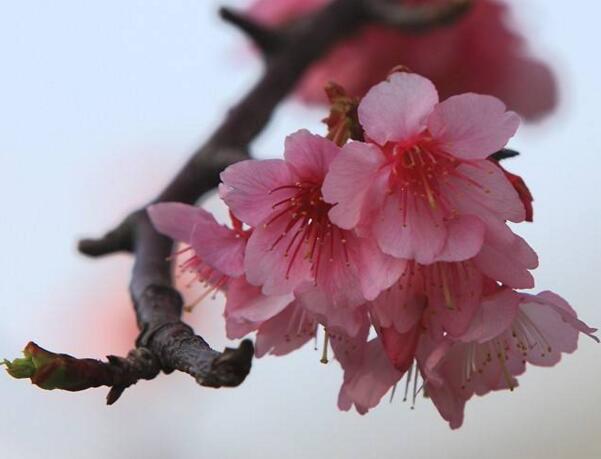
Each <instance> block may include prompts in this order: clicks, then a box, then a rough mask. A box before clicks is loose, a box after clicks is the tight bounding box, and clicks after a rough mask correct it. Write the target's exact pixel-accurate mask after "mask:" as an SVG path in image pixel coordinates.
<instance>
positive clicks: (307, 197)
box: [264, 181, 349, 283]
mask: <svg viewBox="0 0 601 459" xmlns="http://www.w3.org/2000/svg"><path fill="white" fill-rule="evenodd" d="M284 190H285V191H288V192H289V196H288V197H286V198H285V199H282V200H281V201H278V202H276V203H275V204H274V205H273V206H272V207H273V210H274V213H273V215H272V216H271V218H270V219H269V220H268V221H267V223H265V225H264V226H265V227H268V226H269V225H271V224H273V223H274V222H276V221H281V220H282V219H286V220H287V224H286V226H285V227H284V231H283V232H282V233H281V234H280V235H279V236H278V237H277V238H276V239H275V241H274V242H273V244H272V246H271V249H270V250H274V249H275V248H276V247H278V246H279V245H280V244H282V243H285V244H286V248H285V250H284V257H285V258H287V259H288V268H287V270H286V278H289V276H290V271H291V270H292V267H293V266H294V264H295V263H296V262H298V261H299V260H307V261H308V262H309V263H310V264H311V275H312V277H313V279H314V280H315V283H317V277H318V273H319V267H320V263H321V261H322V258H323V257H324V256H328V258H329V261H330V262H332V261H334V260H335V259H336V258H338V257H341V256H342V257H343V259H344V260H345V262H346V263H347V264H348V263H349V255H348V249H347V247H346V243H347V237H346V231H345V230H342V229H341V228H339V227H337V226H336V225H333V224H332V223H331V222H330V218H329V217H328V211H329V210H330V209H331V208H332V204H328V203H327V202H325V201H324V200H323V197H322V195H321V184H317V183H314V182H311V181H299V182H297V183H295V184H294V185H284V186H281V187H278V188H274V189H273V190H271V191H270V194H271V193H275V192H278V191H284ZM284 240H286V241H285V242H283V241H284ZM301 252H302V253H301Z"/></svg>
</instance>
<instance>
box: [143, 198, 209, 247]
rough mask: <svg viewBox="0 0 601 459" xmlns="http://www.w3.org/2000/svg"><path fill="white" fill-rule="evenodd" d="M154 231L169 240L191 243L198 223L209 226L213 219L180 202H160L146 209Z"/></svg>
mask: <svg viewBox="0 0 601 459" xmlns="http://www.w3.org/2000/svg"><path fill="white" fill-rule="evenodd" d="M147 212H148V216H149V217H150V220H151V221H152V224H153V225H154V227H155V228H156V230H157V231H158V232H159V233H161V234H164V235H165V236H169V237H170V238H171V239H173V240H176V241H180V242H185V243H187V244H191V243H192V232H193V231H194V228H195V227H196V225H198V224H199V223H203V224H211V222H214V221H215V219H214V218H213V216H212V215H211V214H210V213H209V212H207V211H206V210H204V209H201V208H200V207H196V206H191V205H189V204H183V203H180V202H161V203H159V204H153V205H151V206H149V207H148V208H147Z"/></svg>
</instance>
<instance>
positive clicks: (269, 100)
mask: <svg viewBox="0 0 601 459" xmlns="http://www.w3.org/2000/svg"><path fill="white" fill-rule="evenodd" d="M460 3H462V4H465V3H466V2H460ZM461 11H464V9H461ZM220 13H221V16H222V17H223V18H224V19H225V20H226V21H228V22H229V23H231V24H233V25H235V26H237V27H238V28H240V29H241V30H242V31H243V32H244V33H245V34H246V35H248V36H249V37H250V38H251V39H252V40H253V41H254V42H255V43H256V44H257V45H258V47H259V49H260V50H261V51H262V52H263V54H264V56H265V70H264V72H263V75H262V77H261V78H260V80H259V81H258V83H257V84H256V85H255V86H254V87H253V88H252V89H251V90H250V92H249V93H248V94H247V95H246V96H245V97H244V98H243V99H242V100H241V101H240V102H239V103H238V104H237V105H236V106H235V107H234V108H232V109H231V110H230V111H229V113H228V115H227V117H226V118H225V120H224V121H223V123H222V124H221V125H220V126H219V127H218V129H217V130H216V131H215V132H214V134H213V135H212V136H211V137H210V138H209V140H208V141H207V142H206V143H205V144H204V145H203V146H202V147H201V148H199V149H198V150H197V151H196V152H195V153H194V154H193V156H192V157H191V158H190V160H189V161H188V162H187V163H186V164H185V165H184V167H183V168H182V169H181V170H180V171H179V173H178V174H177V175H176V177H175V178H174V179H173V180H172V181H171V183H170V184H169V185H168V186H167V187H166V188H165V189H164V190H163V191H162V192H161V193H160V194H159V195H158V196H157V197H156V198H155V199H154V200H153V201H152V203H157V202H166V201H177V202H184V203H194V202H196V201H197V200H198V199H199V198H200V197H201V196H202V195H203V194H205V193H206V192H208V191H210V190H212V189H213V188H214V187H216V186H217V184H218V182H219V173H220V172H221V171H222V170H223V169H224V168H225V167H227V166H228V165H230V164H233V163H234V162H236V161H239V160H241V159H245V158H248V157H249V154H248V149H249V145H250V143H251V142H252V141H253V139H254V138H255V137H256V136H257V135H258V134H259V133H260V132H261V131H262V130H263V128H264V127H265V126H266V125H267V123H268V122H269V119H270V118H271V115H272V113H273V111H274V109H275V108H276V107H277V105H278V104H279V103H280V102H281V101H282V100H283V99H284V98H285V97H286V96H287V95H288V94H289V93H290V92H291V91H292V90H293V88H294V86H295V84H296V83H297V82H298V80H299V79H300V77H301V76H302V75H303V73H304V72H305V70H306V69H307V68H308V67H309V66H310V65H311V64H312V63H313V62H315V61H316V60H317V59H319V58H320V57H321V56H322V55H323V54H324V53H325V52H326V51H327V50H328V49H329V48H330V47H331V46H332V45H334V44H335V43H337V42H338V41H339V40H341V39H343V38H344V37H346V36H348V35H350V34H351V33H353V32H354V31H356V30H358V28H359V27H360V26H362V25H364V24H366V23H369V22H381V23H386V24H394V25H395V26H397V27H400V28H403V29H407V30H419V29H423V28H425V27H427V26H435V25H439V24H442V23H446V22H447V21H449V20H451V19H454V18H456V17H457V16H458V14H459V8H458V7H457V6H454V7H453V8H452V9H449V10H444V11H438V12H432V11H430V10H428V9H423V8H418V9H414V8H408V7H398V8H394V9H392V8H391V7H390V5H388V6H387V4H385V3H382V1H381V0H333V1H332V2H331V3H329V4H328V5H326V6H325V7H324V8H322V9H321V10H319V11H317V12H316V13H314V14H312V15H310V16H308V17H306V18H303V19H302V20H300V21H297V22H295V23H294V24H292V25H291V26H290V27H283V28H281V29H277V30H276V29H273V30H272V29H268V28H266V27H265V26H262V25H259V24H257V23H256V22H254V21H252V20H250V19H248V18H246V17H244V16H243V15H241V14H238V13H235V12H233V11H231V10H229V9H222V10H221V11H220ZM79 250H80V252H81V253H83V254H85V255H89V256H92V257H97V256H102V255H107V254H111V253H114V252H119V251H128V252H133V254H134V260H135V261H134V267H133V273H132V279H131V284H130V293H131V297H132V300H133V303H134V305H135V310H136V317H137V322H138V326H139V328H140V330H141V334H140V336H139V338H138V340H137V342H136V346H137V350H135V351H132V353H134V354H132V353H130V355H138V354H140V353H143V355H144V356H145V360H144V362H145V364H144V365H143V366H142V367H140V365H138V366H135V365H133V364H131V365H122V363H123V359H118V358H117V357H111V358H110V359H109V362H108V363H102V362H98V361H95V362H97V364H98V365H101V367H102V368H103V369H104V370H106V371H107V372H108V373H107V374H110V375H116V374H119V375H120V376H119V378H121V379H119V378H116V377H114V376H111V377H106V378H105V379H102V381H101V384H99V385H108V386H111V387H112V389H111V392H110V393H109V398H108V401H109V403H112V402H114V401H115V400H117V398H118V397H119V396H120V395H121V393H122V392H123V390H124V389H125V388H126V387H128V386H129V385H131V384H134V383H135V382H136V381H137V380H139V379H152V377H154V376H156V374H157V373H158V370H159V369H160V370H162V371H165V372H171V371H173V370H180V371H183V372H186V373H188V374H190V375H192V376H193V377H194V378H195V379H196V381H197V382H198V383H199V384H201V385H204V386H210V387H222V386H236V385H238V384H240V383H241V382H242V381H243V380H244V378H245V377H246V375H247V374H248V372H249V371H250V366H251V359H252V355H253V346H252V343H251V342H250V341H248V340H245V341H243V342H242V343H241V345H240V347H239V348H238V349H235V350H234V349H226V350H225V351H224V352H218V351H215V350H213V349H212V348H211V347H210V346H209V345H208V344H207V343H206V342H205V341H204V340H203V339H202V338H201V337H200V336H197V335H195V334H194V332H193V330H192V329H191V328H190V327H189V326H188V325H186V324H185V323H183V322H182V321H181V319H180V317H181V312H182V299H181V296H180V294H179V293H178V292H177V290H175V289H174V288H173V286H172V279H171V266H170V264H169V262H168V261H167V258H168V257H169V255H170V253H171V251H172V243H171V241H170V240H168V239H167V238H165V237H163V236H161V235H159V234H158V233H157V232H156V231H155V230H154V228H153V227H152V225H151V223H150V220H149V218H148V216H147V214H146V211H145V207H143V208H141V209H139V210H137V211H135V212H133V213H132V214H130V215H129V216H128V217H127V218H125V220H123V222H122V223H121V224H119V225H118V226H117V227H116V228H115V229H113V230H111V231H109V232H108V233H106V235H104V236H103V237H101V238H99V239H84V240H82V241H80V243H79ZM142 349H143V351H142ZM135 353H137V354H135ZM129 358H130V357H129V356H128V359H129ZM125 360H127V359H125ZM136 362H138V361H137V360H136ZM107 365H108V366H107ZM141 368H142V369H143V371H141ZM117 369H118V371H117ZM104 370H103V371H104ZM111 378H113V379H111ZM89 387H96V386H92V385H90V386H89Z"/></svg>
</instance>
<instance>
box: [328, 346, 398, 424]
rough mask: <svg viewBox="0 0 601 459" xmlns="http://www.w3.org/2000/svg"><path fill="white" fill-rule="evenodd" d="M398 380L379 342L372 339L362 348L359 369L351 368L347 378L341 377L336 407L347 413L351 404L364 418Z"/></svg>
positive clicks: (396, 373)
mask: <svg viewBox="0 0 601 459" xmlns="http://www.w3.org/2000/svg"><path fill="white" fill-rule="evenodd" d="M402 376H403V373H401V372H399V371H397V370H396V369H395V368H394V367H393V366H392V365H391V364H390V361H389V360H388V357H387V356H386V353H385V352H384V349H383V348H382V343H381V341H380V340H379V339H373V340H371V341H370V342H369V343H367V345H366V349H365V354H364V359H363V362H362V363H361V365H360V366H359V367H358V368H356V367H353V369H352V371H351V372H350V374H349V375H346V374H345V378H344V383H343V385H342V387H341V388H340V396H339V398H338V406H339V408H340V409H341V410H348V409H350V408H351V406H352V403H354V404H355V406H356V408H357V411H359V413H361V414H364V413H366V412H367V411H368V410H369V409H371V408H373V407H375V406H376V405H377V404H378V403H380V400H381V399H382V397H383V396H384V395H385V394H386V392H388V391H389V390H390V388H391V387H392V386H394V385H395V384H396V383H397V382H398V381H399V380H400V379H401V377H402Z"/></svg>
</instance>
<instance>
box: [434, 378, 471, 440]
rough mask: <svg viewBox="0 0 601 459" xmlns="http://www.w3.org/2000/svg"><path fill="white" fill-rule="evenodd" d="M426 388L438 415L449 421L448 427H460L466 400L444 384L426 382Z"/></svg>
mask: <svg viewBox="0 0 601 459" xmlns="http://www.w3.org/2000/svg"><path fill="white" fill-rule="evenodd" d="M426 390H427V392H428V396H429V397H430V399H431V400H432V403H434V406H435V407H436V409H437V410H438V412H439V413H440V415H441V416H442V417H443V419H444V420H445V421H447V422H448V423H449V427H451V429H453V430H455V429H458V428H460V427H461V426H462V425H463V411H464V410H465V403H466V400H465V399H464V398H462V397H459V396H458V395H457V393H456V392H454V391H453V390H452V389H451V388H450V387H448V386H445V385H442V386H435V385H433V384H427V385H426Z"/></svg>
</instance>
